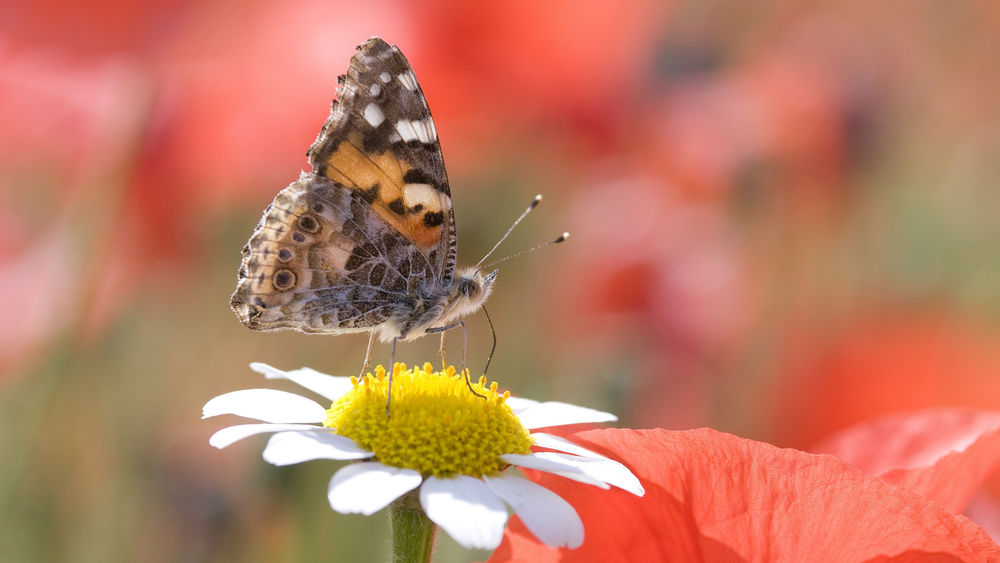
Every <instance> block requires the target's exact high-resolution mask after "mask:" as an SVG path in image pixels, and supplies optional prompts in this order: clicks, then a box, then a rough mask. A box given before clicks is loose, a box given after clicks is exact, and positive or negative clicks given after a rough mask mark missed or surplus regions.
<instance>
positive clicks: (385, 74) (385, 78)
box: [378, 71, 392, 84]
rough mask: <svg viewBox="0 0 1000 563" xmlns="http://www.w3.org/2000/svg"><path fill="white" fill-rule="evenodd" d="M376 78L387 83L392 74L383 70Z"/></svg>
mask: <svg viewBox="0 0 1000 563" xmlns="http://www.w3.org/2000/svg"><path fill="white" fill-rule="evenodd" d="M378 78H379V80H381V81H382V82H385V83H386V84H388V83H389V81H390V80H392V75H390V74H389V73H388V72H385V71H383V72H382V74H380V75H378Z"/></svg>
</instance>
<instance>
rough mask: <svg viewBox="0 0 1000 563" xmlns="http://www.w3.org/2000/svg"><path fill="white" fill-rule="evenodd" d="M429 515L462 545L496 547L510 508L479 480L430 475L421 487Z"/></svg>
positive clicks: (467, 477)
mask: <svg viewBox="0 0 1000 563" xmlns="http://www.w3.org/2000/svg"><path fill="white" fill-rule="evenodd" d="M420 505H421V506H423V507H424V512H425V513H427V517H428V518H430V519H431V521H433V522H434V523H435V524H437V525H438V526H441V528H442V529H443V530H444V531H445V532H447V533H448V535H449V536H451V537H452V538H454V539H455V541H457V542H458V543H459V544H461V545H462V546H463V547H467V548H476V549H495V548H496V547H497V546H498V545H500V540H501V539H502V538H503V527H504V524H505V523H506V522H507V509H506V507H504V505H503V502H502V501H501V500H500V499H499V498H498V497H497V496H496V494H494V493H493V491H491V490H490V488H489V487H487V486H486V483H484V482H482V481H480V480H479V479H473V478H472V477H469V476H468V475H456V476H454V477H446V478H442V477H434V476H431V477H428V478H427V480H426V481H424V484H423V486H421V487H420Z"/></svg>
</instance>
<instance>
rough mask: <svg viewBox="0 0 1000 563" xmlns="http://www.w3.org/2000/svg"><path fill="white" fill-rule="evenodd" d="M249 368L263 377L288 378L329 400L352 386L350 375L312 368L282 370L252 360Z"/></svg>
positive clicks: (336, 397)
mask: <svg viewBox="0 0 1000 563" xmlns="http://www.w3.org/2000/svg"><path fill="white" fill-rule="evenodd" d="M250 369H252V370H254V371H255V372H257V373H262V374H264V377H266V378H268V379H288V380H291V381H294V382H295V383H297V384H299V385H301V386H302V387H305V388H306V389H308V390H310V391H312V392H314V393H319V394H320V395H322V396H323V397H325V398H327V399H330V400H331V401H336V400H337V399H339V398H340V397H341V396H343V395H344V393H347V392H348V391H350V390H351V387H352V386H353V385H352V384H351V378H350V377H334V376H332V375H327V374H325V373H320V372H318V371H316V370H314V369H312V368H299V369H295V370H292V371H282V370H280V369H278V368H276V367H272V366H269V365H267V364H265V363H263V362H254V363H252V364H250Z"/></svg>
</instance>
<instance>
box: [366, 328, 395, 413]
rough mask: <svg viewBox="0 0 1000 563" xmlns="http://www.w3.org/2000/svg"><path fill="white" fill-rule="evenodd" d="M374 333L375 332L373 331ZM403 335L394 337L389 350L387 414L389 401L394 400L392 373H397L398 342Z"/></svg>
mask: <svg viewBox="0 0 1000 563" xmlns="http://www.w3.org/2000/svg"><path fill="white" fill-rule="evenodd" d="M373 334H374V333H373ZM400 338H401V337H398V336H397V337H396V338H393V339H392V351H391V352H389V391H388V392H387V393H386V394H385V415H386V416H389V403H391V402H392V375H393V374H394V373H396V342H397V341H398V340H399V339H400Z"/></svg>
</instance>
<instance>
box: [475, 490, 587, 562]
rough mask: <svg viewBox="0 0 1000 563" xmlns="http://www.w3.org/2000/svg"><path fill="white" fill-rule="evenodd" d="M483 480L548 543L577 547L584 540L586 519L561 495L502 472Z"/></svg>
mask: <svg viewBox="0 0 1000 563" xmlns="http://www.w3.org/2000/svg"><path fill="white" fill-rule="evenodd" d="M483 480H484V481H486V485H487V486H489V488H490V489H491V490H492V491H493V492H494V493H496V494H497V496H499V497H500V498H502V499H503V500H504V501H506V502H507V504H509V505H510V506H511V508H513V509H514V512H515V513H516V514H517V515H518V516H519V517H520V518H521V521H522V522H524V525H525V526H527V527H528V529H529V530H531V533H533V534H535V537H537V538H538V539H540V540H542V541H543V542H544V543H545V544H546V545H551V546H552V547H564V546H565V547H569V548H570V549H575V548H577V547H580V545H581V544H582V543H583V522H582V521H581V520H580V517H579V516H578V515H577V514H576V511H575V510H573V507H572V506H570V504H569V503H568V502H566V501H565V500H563V499H562V497H560V496H559V495H557V494H555V493H553V492H552V491H550V490H548V489H546V488H545V487H543V486H541V485H538V484H536V483H532V482H531V481H529V480H527V479H523V478H521V477H517V476H516V475H505V474H503V473H501V474H499V475H497V476H495V477H483Z"/></svg>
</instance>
